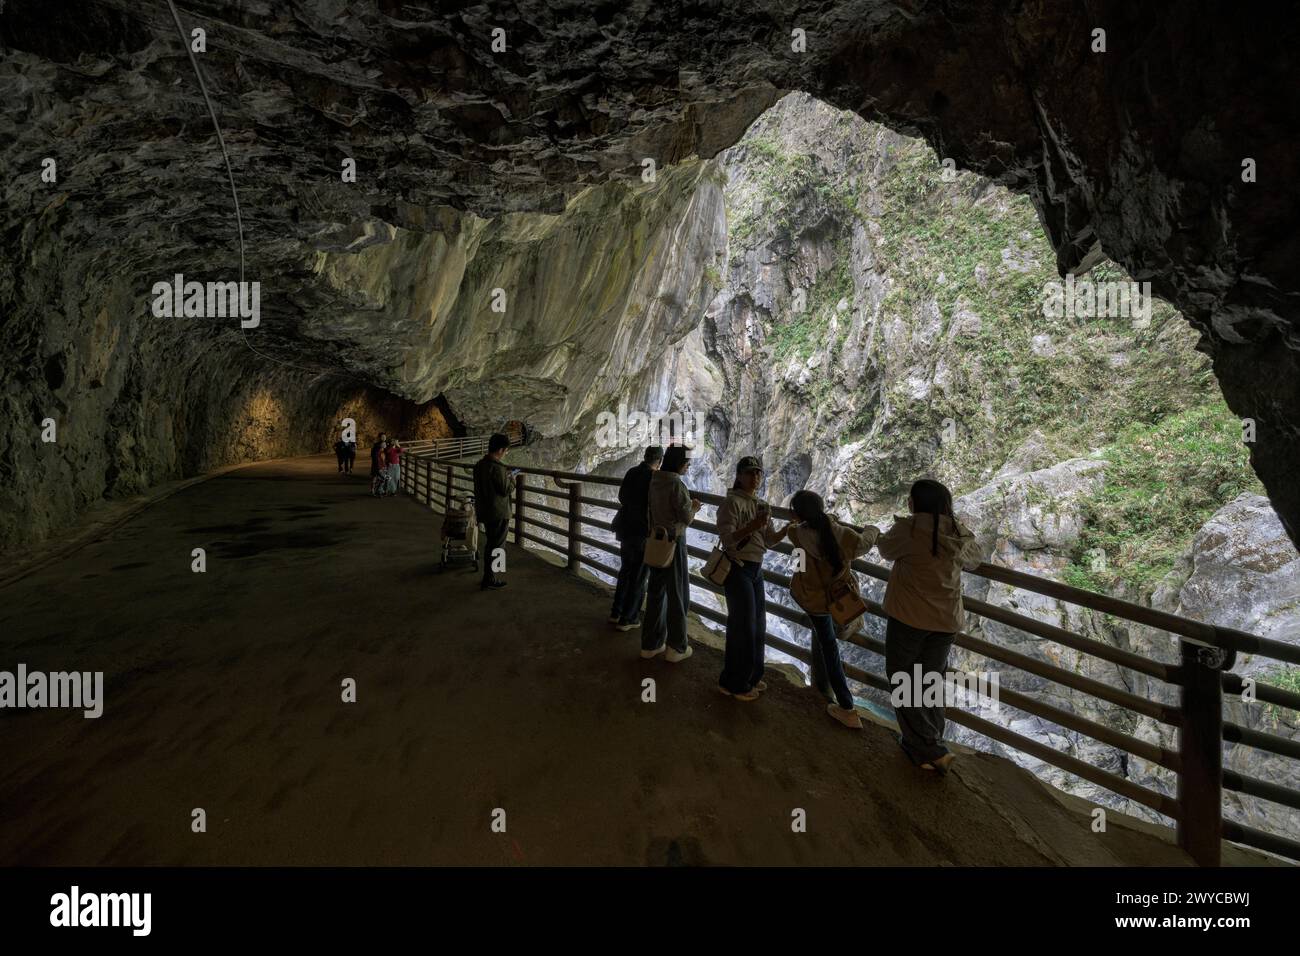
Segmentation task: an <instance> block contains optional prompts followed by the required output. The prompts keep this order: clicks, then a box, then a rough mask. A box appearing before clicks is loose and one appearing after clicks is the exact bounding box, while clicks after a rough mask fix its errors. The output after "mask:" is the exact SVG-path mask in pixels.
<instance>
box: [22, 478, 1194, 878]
mask: <svg viewBox="0 0 1300 956" xmlns="http://www.w3.org/2000/svg"><path fill="white" fill-rule="evenodd" d="M367 485H368V480H367V479H366V477H365V476H364V475H360V474H358V475H355V476H352V477H351V478H345V477H343V476H340V475H338V474H337V473H336V471H335V466H334V462H333V459H332V458H324V457H321V458H310V459H300V460H296V461H293V462H288V463H283V462H281V463H270V464H266V465H258V466H250V467H247V468H244V469H240V470H237V471H232V472H228V473H226V474H223V475H221V476H219V477H216V478H213V479H212V480H210V481H206V482H203V483H201V484H197V485H193V486H191V487H187V488H185V489H183V490H181V491H179V492H177V493H176V494H174V495H172V496H170V497H168V498H166V499H165V500H162V501H160V502H159V503H157V504H156V505H154V506H152V507H150V508H148V509H145V510H143V511H141V512H139V513H138V514H136V515H135V516H134V517H132V518H130V520H128V521H126V522H125V523H123V524H121V525H120V526H118V527H116V528H114V529H112V530H110V531H109V532H108V533H107V534H106V535H105V536H104V537H102V538H101V539H100V540H98V541H95V542H93V543H90V544H88V545H86V546H85V547H82V548H80V549H79V550H76V551H75V552H73V553H72V554H69V555H66V556H64V557H62V558H61V559H60V560H58V561H55V562H53V563H51V564H48V565H46V566H45V567H42V568H40V569H39V570H36V571H35V572H33V573H31V574H29V575H27V576H26V577H23V578H21V579H19V580H17V581H14V582H12V583H10V584H9V585H8V586H5V587H3V588H0V635H2V636H0V670H10V671H12V670H14V669H15V668H16V666H17V664H18V663H24V664H26V666H27V668H28V670H29V671H33V670H45V671H63V670H81V671H97V670H99V671H103V672H104V679H105V701H104V713H103V716H102V717H100V718H99V719H85V718H83V717H82V716H81V713H80V712H79V711H70V710H0V754H2V755H3V757H2V758H0V820H3V821H4V825H3V827H0V863H3V864H15V863H22V864H119V865H130V864H273V863H274V864H326V863H329V864H447V863H457V864H516V865H517V864H633V865H639V864H918V865H923V864H959V865H961V864H992V865H999V864H1053V863H1072V864H1080V863H1093V864H1115V863H1162V864H1168V863H1183V862H1187V861H1186V859H1185V858H1184V857H1183V855H1182V854H1181V853H1180V852H1179V851H1178V850H1176V849H1175V848H1174V847H1172V846H1170V845H1169V844H1168V843H1167V842H1166V841H1164V840H1162V839H1159V838H1158V837H1156V836H1153V835H1150V834H1148V833H1145V832H1139V831H1137V830H1131V829H1128V828H1126V827H1124V826H1119V825H1113V826H1111V827H1110V828H1108V832H1107V833H1104V834H1096V833H1093V832H1091V829H1090V827H1089V825H1088V824H1089V822H1090V819H1089V817H1087V816H1086V815H1084V814H1083V813H1081V812H1079V811H1078V810H1075V809H1069V808H1067V806H1066V805H1064V804H1063V803H1062V802H1060V801H1059V800H1057V799H1055V798H1054V797H1053V796H1052V795H1051V794H1050V793H1049V792H1048V790H1047V788H1046V787H1044V786H1043V785H1042V784H1040V783H1038V782H1037V781H1036V780H1035V779H1034V778H1033V777H1031V776H1030V775H1029V774H1028V773H1026V772H1024V771H1022V770H1019V769H1017V768H1016V767H1014V766H1013V765H1012V764H1010V763H1009V762H1007V761H1005V760H1002V759H999V758H996V757H992V756H989V755H983V754H980V755H975V754H971V755H964V756H963V757H961V758H960V759H959V761H958V763H957V765H956V769H955V771H954V773H952V774H951V775H949V776H948V777H947V778H943V779H940V778H936V777H933V776H931V775H927V774H923V773H922V772H920V771H917V770H915V769H914V768H913V767H912V766H911V765H910V764H909V763H908V762H907V761H906V760H905V759H904V758H903V757H902V756H901V754H900V752H899V751H898V748H897V746H896V745H895V743H894V741H893V739H892V737H891V735H890V733H889V732H888V730H887V729H885V728H883V727H879V726H875V725H868V727H867V729H866V730H864V731H849V730H846V729H844V728H843V727H841V726H840V725H838V724H836V723H834V722H832V721H831V720H830V719H829V718H828V717H827V716H826V714H825V713H824V711H823V706H824V705H823V703H822V702H821V701H820V698H818V697H817V696H816V695H815V694H814V693H812V692H811V691H810V690H806V689H803V688H801V687H797V686H795V685H794V684H792V683H789V682H787V681H785V680H783V679H773V680H772V681H771V684H772V689H771V690H770V691H769V692H768V693H767V694H765V695H764V696H763V698H762V699H761V700H760V701H758V702H756V703H752V704H745V703H740V702H737V701H734V700H731V699H729V698H725V697H723V696H721V695H720V694H718V692H717V690H716V681H717V673H718V670H719V668H720V664H721V658H720V655H719V654H718V653H717V651H716V650H714V649H713V648H710V647H706V646H704V645H702V644H701V645H697V650H696V653H695V655H694V656H693V657H692V658H690V659H689V660H687V661H685V662H684V663H682V664H678V665H672V664H668V663H667V662H665V661H664V660H663V658H662V657H660V658H657V659H655V660H653V661H642V660H641V659H640V657H639V655H638V653H637V652H638V649H639V642H638V636H637V633H636V632H632V633H628V634H620V633H618V632H616V631H612V630H610V629H609V627H608V625H607V624H606V622H605V614H606V611H607V609H608V603H609V599H608V592H607V591H606V590H604V589H602V588H600V587H599V586H597V585H595V584H592V583H590V582H587V581H584V580H581V579H579V578H576V577H574V576H572V575H570V574H567V573H565V572H563V571H562V570H559V569H557V568H556V567H554V566H553V565H551V564H549V563H547V562H546V561H544V560H542V559H540V558H538V557H536V556H535V555H533V554H532V553H524V552H522V551H519V550H517V549H515V548H514V547H513V545H512V546H510V549H509V562H510V566H509V572H508V575H507V578H508V580H509V582H510V583H509V586H508V587H507V588H506V589H505V590H503V591H500V592H488V593H484V592H480V591H479V589H478V585H477V577H476V575H475V574H474V573H473V572H472V571H458V572H448V573H447V574H443V575H439V574H438V573H436V564H437V558H438V536H437V528H438V523H439V522H438V518H437V516H436V515H434V514H433V513H431V512H428V511H426V510H425V509H423V508H422V507H420V506H419V505H417V504H416V503H415V502H413V501H412V500H410V499H408V498H405V497H398V498H390V499H384V500H376V499H374V498H371V497H369V496H368V495H367V494H366V490H367ZM194 548H203V549H205V550H206V561H207V570H206V572H204V573H195V572H193V571H192V570H191V564H192V561H193V560H194V559H193V558H192V556H191V554H192V551H193V549H194ZM349 678H350V679H352V680H355V682H356V688H357V691H356V702H355V703H345V702H344V701H343V700H342V690H341V688H342V684H343V682H344V681H345V679H349ZM646 678H652V679H653V680H654V681H655V688H654V689H655V698H656V699H655V701H654V702H653V703H648V702H645V701H643V691H644V688H643V680H644V679H646ZM196 808H202V809H203V810H204V811H205V814H206V820H207V830H206V832H205V833H195V832H193V830H192V826H191V822H192V819H193V811H194V810H195V809H196ZM496 811H504V823H505V832H504V833H502V832H496V830H494V828H493V821H494V819H496V820H497V821H500V820H501V819H502V814H500V813H497V812H496ZM800 811H802V814H800ZM801 816H802V818H804V819H806V831H805V832H795V827H793V826H792V823H793V822H794V821H795V820H796V819H798V818H799V817H801ZM499 828H500V827H499V823H498V827H497V829H498V830H499Z"/></svg>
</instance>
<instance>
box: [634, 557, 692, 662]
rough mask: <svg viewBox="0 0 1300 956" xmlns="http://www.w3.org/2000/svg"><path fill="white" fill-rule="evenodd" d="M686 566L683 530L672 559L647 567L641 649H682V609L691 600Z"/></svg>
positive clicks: (683, 625) (683, 621) (685, 607)
mask: <svg viewBox="0 0 1300 956" xmlns="http://www.w3.org/2000/svg"><path fill="white" fill-rule="evenodd" d="M689 575H690V568H689V566H688V565H687V564H686V534H685V533H682V534H680V535H678V536H677V551H676V553H675V554H674V555H673V563H672V564H670V565H668V567H666V568H651V569H650V583H649V591H648V593H647V596H646V604H645V621H644V622H643V623H642V625H641V649H642V650H643V651H653V650H657V649H658V648H660V647H662V646H663V643H664V641H665V640H667V641H668V646H669V647H671V648H672V649H673V650H675V651H677V652H678V653H681V654H684V653H686V646H687V642H686V611H687V609H688V608H689V607H690V603H691V586H690V577H689Z"/></svg>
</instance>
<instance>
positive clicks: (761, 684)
mask: <svg viewBox="0 0 1300 956" xmlns="http://www.w3.org/2000/svg"><path fill="white" fill-rule="evenodd" d="M754 690H756V691H759V692H760V693H761V692H763V691H765V690H767V681H765V680H761V681H759V682H758V683H757V684H755V685H754Z"/></svg>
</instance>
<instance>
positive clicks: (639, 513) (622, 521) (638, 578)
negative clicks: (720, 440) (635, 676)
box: [609, 445, 664, 631]
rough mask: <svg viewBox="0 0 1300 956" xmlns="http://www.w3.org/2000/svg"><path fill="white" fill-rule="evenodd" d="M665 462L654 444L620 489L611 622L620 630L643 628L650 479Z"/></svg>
mask: <svg viewBox="0 0 1300 956" xmlns="http://www.w3.org/2000/svg"><path fill="white" fill-rule="evenodd" d="M663 460H664V450H663V449H662V448H660V447H659V446H658V445H651V446H650V447H649V448H647V449H646V450H645V456H644V457H643V458H642V460H641V463H640V464H639V465H637V466H636V467H634V468H631V469H629V470H628V473H627V474H626V475H624V476H623V481H622V482H621V483H620V484H619V486H618V503H619V509H618V513H617V514H615V515H614V522H613V523H614V537H616V538H617V539H618V551H619V566H618V585H617V587H615V588H614V604H613V606H612V607H611V608H610V609H609V620H610V623H611V624H614V625H615V626H617V627H618V629H619V630H620V631H630V630H632V629H633V628H637V627H640V626H641V605H642V603H643V602H644V600H645V586H646V579H647V578H648V577H649V574H650V569H649V568H648V567H646V564H645V539H646V537H647V536H648V535H649V534H650V528H649V525H648V524H647V523H646V522H647V520H648V517H649V508H650V479H651V478H652V477H653V476H654V473H655V472H656V471H658V470H659V465H660V464H661V463H662V462H663Z"/></svg>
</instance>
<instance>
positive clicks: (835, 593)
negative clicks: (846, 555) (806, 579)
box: [791, 541, 867, 628]
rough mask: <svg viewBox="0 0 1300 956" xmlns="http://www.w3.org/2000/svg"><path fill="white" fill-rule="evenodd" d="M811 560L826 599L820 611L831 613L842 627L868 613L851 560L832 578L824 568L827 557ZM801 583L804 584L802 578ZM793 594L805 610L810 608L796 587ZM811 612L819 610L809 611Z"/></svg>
mask: <svg viewBox="0 0 1300 956" xmlns="http://www.w3.org/2000/svg"><path fill="white" fill-rule="evenodd" d="M837 543H838V541H837ZM841 550H842V549H841ZM810 557H811V556H810ZM811 560H812V563H813V565H814V566H815V567H816V568H817V577H818V578H819V579H820V580H821V585H822V588H821V590H822V594H823V595H825V600H826V610H825V611H822V612H820V613H823V614H829V615H830V616H831V619H832V620H834V621H835V624H836V626H838V627H841V628H843V627H848V626H849V625H850V624H852V623H853V622H854V621H856V620H857V619H858V618H860V617H861V616H862V615H863V614H865V613H867V602H866V601H864V600H862V595H861V594H859V593H858V582H857V579H856V578H855V577H854V576H853V567H852V565H851V564H850V563H849V562H847V561H846V562H845V564H844V570H843V571H841V572H840V574H839V576H838V577H836V578H834V579H830V578H828V576H827V575H826V573H825V572H824V570H823V569H824V568H825V566H826V564H827V563H828V562H827V561H826V559H825V558H812V559H811ZM799 583H800V584H802V580H800V581H799ZM791 594H792V596H793V597H794V598H795V600H796V602H799V604H800V606H801V607H803V608H804V610H808V608H807V607H806V606H805V605H804V602H801V601H799V595H797V594H794V588H792V589H791ZM808 603H811V602H808ZM809 613H810V614H813V613H819V612H817V611H809Z"/></svg>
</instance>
